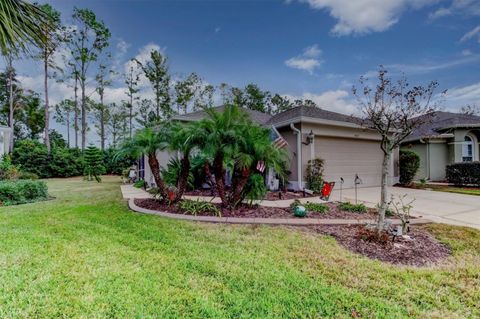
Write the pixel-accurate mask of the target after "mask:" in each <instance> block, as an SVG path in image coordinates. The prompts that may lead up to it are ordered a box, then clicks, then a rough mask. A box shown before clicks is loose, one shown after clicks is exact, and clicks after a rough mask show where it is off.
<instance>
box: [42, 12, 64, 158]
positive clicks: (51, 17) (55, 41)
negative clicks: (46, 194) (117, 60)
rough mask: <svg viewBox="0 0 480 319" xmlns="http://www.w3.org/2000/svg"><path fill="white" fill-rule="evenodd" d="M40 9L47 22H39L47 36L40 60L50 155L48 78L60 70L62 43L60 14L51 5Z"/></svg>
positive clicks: (45, 132)
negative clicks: (57, 55) (56, 58)
mask: <svg viewBox="0 0 480 319" xmlns="http://www.w3.org/2000/svg"><path fill="white" fill-rule="evenodd" d="M40 9H41V10H42V11H43V12H44V13H45V14H46V16H47V20H46V21H45V19H42V20H40V21H38V23H39V25H40V26H41V28H42V30H43V33H44V34H45V37H46V39H45V41H44V42H42V45H41V47H40V54H39V55H38V58H39V59H41V60H42V63H43V85H44V93H45V95H44V102H45V104H44V110H45V128H44V132H43V134H44V138H43V139H44V143H45V145H46V146H47V152H48V154H50V151H51V147H50V137H49V129H50V106H49V99H48V78H49V68H58V66H57V65H55V62H54V60H53V55H54V54H55V52H56V51H57V49H58V47H59V45H60V43H61V36H60V32H58V31H60V30H59V29H60V26H61V21H60V12H58V11H57V10H55V9H54V8H53V7H52V6H51V5H49V4H43V5H41V6H40Z"/></svg>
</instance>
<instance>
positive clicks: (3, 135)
mask: <svg viewBox="0 0 480 319" xmlns="http://www.w3.org/2000/svg"><path fill="white" fill-rule="evenodd" d="M10 134H12V129H11V128H9V127H8V126H3V125H0V156H3V155H4V154H7V153H8V150H9V149H10Z"/></svg>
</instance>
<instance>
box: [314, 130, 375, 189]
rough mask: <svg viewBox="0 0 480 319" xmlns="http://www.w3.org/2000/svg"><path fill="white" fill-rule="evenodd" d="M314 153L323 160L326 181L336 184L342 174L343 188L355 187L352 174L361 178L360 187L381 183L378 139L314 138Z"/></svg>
mask: <svg viewBox="0 0 480 319" xmlns="http://www.w3.org/2000/svg"><path fill="white" fill-rule="evenodd" d="M315 154H316V156H317V157H318V158H322V159H323V160H324V161H325V172H324V176H325V180H326V181H335V182H337V183H338V182H340V177H343V179H344V180H345V183H344V185H343V187H344V188H351V187H354V181H355V174H358V176H359V177H360V179H361V180H362V184H361V185H360V187H369V186H379V185H380V182H381V168H382V158H383V155H382V150H381V149H380V145H379V142H376V141H368V140H356V139H346V138H337V137H317V138H316V139H315ZM337 185H338V184H337Z"/></svg>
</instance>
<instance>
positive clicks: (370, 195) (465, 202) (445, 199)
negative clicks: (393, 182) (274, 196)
mask: <svg viewBox="0 0 480 319" xmlns="http://www.w3.org/2000/svg"><path fill="white" fill-rule="evenodd" d="M388 191H389V194H395V195H400V196H401V195H404V194H407V198H409V199H410V198H412V199H413V198H415V202H414V203H413V204H412V205H413V210H412V214H413V215H414V216H422V217H424V218H428V219H430V220H432V221H435V222H439V223H446V224H451V225H459V226H470V227H473V228H477V229H480V196H474V195H462V194H454V193H445V192H436V191H428V190H418V189H409V188H401V187H389V188H388ZM389 196H390V195H389ZM342 197H343V198H342V199H343V200H344V201H345V200H349V201H351V202H354V201H355V190H354V189H347V190H343V191H342ZM330 199H331V200H339V199H340V191H339V190H338V189H337V190H335V191H334V192H333V194H332V196H331V197H330ZM358 200H359V201H362V202H364V203H365V204H366V205H367V206H370V207H374V206H375V205H376V204H377V203H378V202H379V201H380V187H368V188H359V189H358Z"/></svg>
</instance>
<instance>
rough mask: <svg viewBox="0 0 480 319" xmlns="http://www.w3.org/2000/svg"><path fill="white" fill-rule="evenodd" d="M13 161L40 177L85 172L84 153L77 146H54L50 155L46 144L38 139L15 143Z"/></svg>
mask: <svg viewBox="0 0 480 319" xmlns="http://www.w3.org/2000/svg"><path fill="white" fill-rule="evenodd" d="M12 162H13V164H15V165H19V166H20V167H21V170H22V171H24V172H28V173H34V174H36V175H38V176H39V177H40V178H49V177H70V176H78V175H81V174H82V173H83V166H84V163H83V155H82V152H81V151H80V150H79V149H77V148H71V149H68V148H63V147H57V146H54V147H52V152H51V154H50V156H48V152H47V148H46V147H45V145H43V144H42V143H40V142H39V141H36V140H29V139H26V140H21V141H18V142H17V143H16V144H15V147H14V149H13V153H12Z"/></svg>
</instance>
